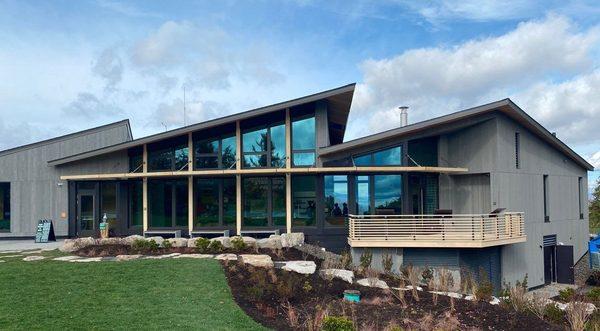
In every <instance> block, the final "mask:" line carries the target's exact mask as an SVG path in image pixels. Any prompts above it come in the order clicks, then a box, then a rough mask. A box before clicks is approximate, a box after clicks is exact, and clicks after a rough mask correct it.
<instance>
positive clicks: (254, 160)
mask: <svg viewBox="0 0 600 331" xmlns="http://www.w3.org/2000/svg"><path fill="white" fill-rule="evenodd" d="M266 166H267V154H258V155H244V168H257V167H266Z"/></svg>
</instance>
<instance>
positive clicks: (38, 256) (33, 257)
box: [23, 255, 45, 262]
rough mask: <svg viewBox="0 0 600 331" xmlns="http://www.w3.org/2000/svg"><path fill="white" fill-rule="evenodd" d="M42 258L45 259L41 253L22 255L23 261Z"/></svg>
mask: <svg viewBox="0 0 600 331" xmlns="http://www.w3.org/2000/svg"><path fill="white" fill-rule="evenodd" d="M43 259H45V257H43V256H41V255H30V256H27V257H24V258H23V261H25V262H31V261H39V260H43Z"/></svg>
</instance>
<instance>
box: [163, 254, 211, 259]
mask: <svg viewBox="0 0 600 331" xmlns="http://www.w3.org/2000/svg"><path fill="white" fill-rule="evenodd" d="M213 257H214V255H212V254H181V255H178V256H174V257H173V258H174V259H183V258H186V259H212V258H213Z"/></svg>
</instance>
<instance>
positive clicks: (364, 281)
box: [356, 278, 389, 290]
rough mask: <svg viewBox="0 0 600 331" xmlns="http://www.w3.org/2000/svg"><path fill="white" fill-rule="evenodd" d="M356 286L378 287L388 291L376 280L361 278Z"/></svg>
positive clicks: (382, 283)
mask: <svg viewBox="0 0 600 331" xmlns="http://www.w3.org/2000/svg"><path fill="white" fill-rule="evenodd" d="M356 283H357V284H358V285H362V286H367V287H379V288H382V289H384V290H385V289H388V288H389V287H388V285H387V283H386V282H384V281H383V280H381V279H378V278H363V279H360V280H358V281H357V282H356Z"/></svg>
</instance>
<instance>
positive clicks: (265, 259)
mask: <svg viewBox="0 0 600 331" xmlns="http://www.w3.org/2000/svg"><path fill="white" fill-rule="evenodd" d="M240 260H241V261H242V262H243V263H245V264H249V265H252V266H255V267H262V268H272V267H273V260H272V259H271V257H270V256H269V255H259V254H242V255H240Z"/></svg>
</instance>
